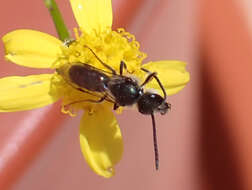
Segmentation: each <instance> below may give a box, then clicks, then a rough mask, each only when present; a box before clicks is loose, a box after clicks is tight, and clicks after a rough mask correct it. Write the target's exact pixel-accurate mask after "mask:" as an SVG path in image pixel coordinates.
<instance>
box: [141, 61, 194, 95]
mask: <svg viewBox="0 0 252 190" xmlns="http://www.w3.org/2000/svg"><path fill="white" fill-rule="evenodd" d="M143 68H145V69H147V70H149V71H151V72H157V73H158V75H157V76H158V78H159V79H160V81H161V83H162V84H163V86H164V88H165V90H166V92H167V94H168V95H173V94H176V93H178V92H179V91H180V90H182V89H183V88H184V87H185V85H186V84H187V83H188V82H189V80H190V74H189V72H187V71H186V63H184V62H181V61H157V62H149V63H147V64H144V65H143ZM139 76H140V78H141V80H142V81H143V80H144V79H145V78H146V76H147V74H146V73H145V72H140V73H139ZM146 88H147V89H148V88H152V89H156V90H158V91H159V92H161V89H160V87H159V85H158V83H157V82H156V81H155V80H154V79H153V80H152V81H151V82H150V83H148V84H147V85H146Z"/></svg>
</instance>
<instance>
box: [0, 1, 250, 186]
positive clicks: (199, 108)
mask: <svg viewBox="0 0 252 190" xmlns="http://www.w3.org/2000/svg"><path fill="white" fill-rule="evenodd" d="M57 2H58V4H59V6H60V9H61V11H62V12H63V13H64V19H65V21H66V23H67V25H68V27H69V28H70V29H71V28H73V27H75V26H77V25H76V22H75V20H74V17H73V14H72V12H71V8H70V4H69V2H68V0H58V1H57ZM251 7H252V1H251V0H239V1H238V0H221V1H220V0H127V1H124V0H113V11H114V27H115V28H117V27H125V28H126V29H127V30H128V31H129V32H131V33H133V34H135V36H136V38H137V40H138V41H140V44H141V49H142V51H144V52H146V53H147V54H148V58H147V59H146V62H147V61H149V60H153V61H155V60H164V59H171V60H174V59H178V60H183V61H186V62H187V63H188V66H187V69H188V70H189V71H190V73H191V81H190V83H189V84H188V85H187V86H186V88H185V89H184V90H183V91H181V92H180V93H179V94H177V95H174V96H171V97H169V102H171V104H172V106H173V107H172V111H171V112H170V113H169V114H168V115H166V116H165V117H162V116H158V117H157V127H158V141H159V151H160V171H158V172H155V170H154V155H153V144H152V143H153V142H152V129H151V120H150V118H149V117H145V116H142V115H140V114H139V113H137V112H136V111H125V112H124V113H123V114H121V115H118V117H117V118H118V122H119V124H120V126H121V130H122V133H123V137H124V156H123V159H122V160H121V162H120V163H119V164H118V165H117V167H116V175H115V176H114V177H113V178H111V179H104V178H101V177H99V176H97V175H96V174H94V173H93V172H92V171H91V169H90V168H89V167H88V166H87V164H86V162H85V161H84V159H83V157H82V155H81V152H80V148H79V130H78V125H79V120H80V116H78V117H75V118H70V117H66V116H64V115H62V114H61V113H60V111H59V105H58V104H55V105H52V106H47V107H45V108H42V109H37V110H34V111H25V112H18V113H1V114H0V122H1V127H0V189H1V190H5V189H14V190H24V189H25V190H33V189H36V190H44V189H59V190H68V189H76V190H79V189H96V190H99V189H110V190H111V189H122V190H124V189H125V190H126V189H127V190H128V189H138V190H140V189H145V190H149V189H159V190H162V189H176V190H201V189H204V190H219V189H220V190H223V189H230V190H238V189H239V190H242V189H244V190H250V189H252V180H251V176H252V148H251V145H252V130H251V127H252V117H251V113H252V111H251V108H252V101H251V98H252V90H251V82H252V41H251V31H252V14H251ZM0 23H1V27H0V36H3V35H4V34H6V33H7V32H10V31H12V30H15V29H20V28H26V29H34V30H39V31H42V32H46V33H49V34H51V35H54V36H56V32H55V29H54V25H53V22H52V21H51V18H50V15H49V13H48V11H47V9H46V8H45V6H44V4H43V1H42V0H39V1H33V0H26V1H3V2H1V6H0ZM20 45H22V44H20ZM3 57H4V49H3V44H1V45H0V63H1V69H0V77H4V76H8V75H28V74H31V73H33V74H34V73H41V70H39V71H38V70H35V69H27V68H23V67H19V66H17V65H15V64H12V63H7V62H6V61H5V60H4V58H3ZM43 72H48V71H47V70H43ZM50 72H51V71H50ZM80 115H81V114H80Z"/></svg>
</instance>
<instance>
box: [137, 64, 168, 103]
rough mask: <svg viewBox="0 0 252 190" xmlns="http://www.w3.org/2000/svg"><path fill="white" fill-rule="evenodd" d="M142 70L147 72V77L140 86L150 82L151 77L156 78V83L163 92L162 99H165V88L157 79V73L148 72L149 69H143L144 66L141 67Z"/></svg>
mask: <svg viewBox="0 0 252 190" xmlns="http://www.w3.org/2000/svg"><path fill="white" fill-rule="evenodd" d="M141 70H142V71H144V72H146V73H149V75H148V76H147V78H146V79H145V81H144V82H143V84H142V85H141V86H144V85H146V84H147V83H148V82H150V81H151V80H152V79H153V78H155V79H156V81H157V83H158V85H159V86H160V88H161V90H162V92H163V94H164V99H166V97H167V95H166V92H165V89H164V86H163V85H162V83H161V81H160V80H159V78H158V77H157V73H156V72H154V73H152V72H150V71H149V70H147V69H144V68H141Z"/></svg>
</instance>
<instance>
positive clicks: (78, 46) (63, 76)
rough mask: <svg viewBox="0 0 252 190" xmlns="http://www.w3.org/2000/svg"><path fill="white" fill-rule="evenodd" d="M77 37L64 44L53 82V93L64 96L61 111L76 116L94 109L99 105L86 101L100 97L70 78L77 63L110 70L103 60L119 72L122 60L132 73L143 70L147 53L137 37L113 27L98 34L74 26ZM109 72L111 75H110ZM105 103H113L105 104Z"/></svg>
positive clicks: (55, 65) (54, 65)
mask: <svg viewBox="0 0 252 190" xmlns="http://www.w3.org/2000/svg"><path fill="white" fill-rule="evenodd" d="M74 33H75V39H74V40H71V41H69V42H67V43H64V44H63V45H62V54H61V55H59V57H58V59H57V61H56V62H55V63H54V64H53V66H52V68H53V69H56V72H55V74H54V76H53V78H52V82H51V92H50V93H51V95H53V96H56V97H57V98H61V99H62V112H63V113H68V114H70V115H74V113H75V111H78V110H79V109H84V110H89V112H90V110H91V112H93V111H92V110H95V109H96V107H97V106H98V105H97V104H95V103H91V102H89V101H87V100H90V99H91V100H97V99H99V98H97V97H96V96H92V95H90V94H87V93H84V92H82V91H80V90H78V89H79V88H78V86H76V84H73V83H72V82H71V81H70V80H69V77H68V69H69V68H70V67H71V66H72V65H74V64H82V63H85V64H89V65H91V66H93V67H96V68H98V69H101V70H104V71H105V72H107V73H109V72H110V71H109V70H108V69H107V68H105V67H104V66H103V65H102V64H101V61H102V62H104V63H106V64H107V65H109V66H110V67H112V68H113V69H114V70H115V71H116V72H117V73H119V68H120V62H121V61H124V62H125V63H126V64H127V70H128V71H129V73H131V74H132V73H134V72H135V71H137V70H139V69H140V66H141V64H142V61H143V59H145V58H146V54H145V53H143V52H141V51H140V50H139V48H140V46H139V43H138V42H137V41H136V40H135V36H134V35H132V34H130V33H128V32H126V31H125V30H124V29H122V28H120V29H118V30H117V31H113V30H111V29H110V28H108V29H106V30H103V31H102V32H99V33H97V32H96V31H95V30H94V31H93V32H91V33H87V32H85V31H80V30H78V29H76V28H75V29H74ZM108 75H109V74H108ZM103 104H104V105H106V106H111V108H112V104H111V103H108V102H104V103H103Z"/></svg>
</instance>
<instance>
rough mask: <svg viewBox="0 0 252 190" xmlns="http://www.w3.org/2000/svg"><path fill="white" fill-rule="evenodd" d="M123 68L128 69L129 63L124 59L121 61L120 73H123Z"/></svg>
mask: <svg viewBox="0 0 252 190" xmlns="http://www.w3.org/2000/svg"><path fill="white" fill-rule="evenodd" d="M123 69H126V70H127V65H126V64H125V63H124V61H121V63H120V75H121V76H122V75H123Z"/></svg>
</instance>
